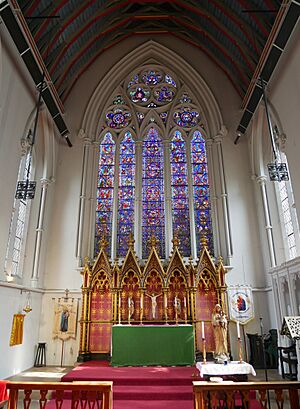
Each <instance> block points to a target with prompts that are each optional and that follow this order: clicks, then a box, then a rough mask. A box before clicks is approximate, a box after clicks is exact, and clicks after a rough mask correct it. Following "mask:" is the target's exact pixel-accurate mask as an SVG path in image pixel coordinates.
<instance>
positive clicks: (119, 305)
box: [119, 294, 121, 308]
mask: <svg viewBox="0 0 300 409" xmlns="http://www.w3.org/2000/svg"><path fill="white" fill-rule="evenodd" d="M119 308H121V294H120V295H119Z"/></svg>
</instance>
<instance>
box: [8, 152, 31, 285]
mask: <svg viewBox="0 0 300 409" xmlns="http://www.w3.org/2000/svg"><path fill="white" fill-rule="evenodd" d="M30 161H31V149H30V148H28V150H27V152H26V153H25V155H24V156H22V157H21V160H20V165H19V172H18V181H19V180H25V179H26V178H27V176H29V178H30V177H31V174H32V164H30ZM28 169H29V174H28ZM30 203H31V201H30V200H26V199H25V200H24V199H16V198H15V199H14V203H13V209H12V215H11V221H10V228H9V235H8V242H7V248H6V257H5V261H4V272H5V273H6V275H7V276H8V277H15V276H17V277H20V278H21V277H22V275H23V261H24V255H25V254H24V253H25V245H26V236H27V224H28V218H29V212H30Z"/></svg>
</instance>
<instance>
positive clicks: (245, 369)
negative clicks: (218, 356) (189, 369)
mask: <svg viewBox="0 0 300 409" xmlns="http://www.w3.org/2000/svg"><path fill="white" fill-rule="evenodd" d="M196 368H197V369H198V370H199V372H200V376H201V377H203V376H204V375H212V376H222V375H249V374H251V375H253V376H256V372H255V370H254V368H253V366H252V365H250V364H248V363H247V362H243V363H241V364H240V363H239V361H230V362H228V364H227V365H221V364H215V363H213V362H207V363H206V364H203V362H197V363H196Z"/></svg>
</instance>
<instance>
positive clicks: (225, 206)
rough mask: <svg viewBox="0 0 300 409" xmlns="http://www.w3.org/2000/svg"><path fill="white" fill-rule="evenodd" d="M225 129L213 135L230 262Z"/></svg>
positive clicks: (230, 244)
mask: <svg viewBox="0 0 300 409" xmlns="http://www.w3.org/2000/svg"><path fill="white" fill-rule="evenodd" d="M226 134H227V131H226V129H225V127H224V129H223V128H222V129H221V131H220V133H219V134H218V135H217V136H216V137H215V139H214V141H215V143H216V144H217V153H218V166H219V174H220V183H221V198H222V206H223V217H224V233H225V240H226V252H227V261H228V264H231V259H232V241H231V231H230V225H229V211H228V195H227V190H226V181H225V173H224V162H223V151H222V139H223V137H224V136H226Z"/></svg>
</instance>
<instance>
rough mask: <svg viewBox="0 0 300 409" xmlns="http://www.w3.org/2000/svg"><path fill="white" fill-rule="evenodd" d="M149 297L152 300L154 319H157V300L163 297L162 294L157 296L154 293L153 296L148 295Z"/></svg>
mask: <svg viewBox="0 0 300 409" xmlns="http://www.w3.org/2000/svg"><path fill="white" fill-rule="evenodd" d="M146 295H147V297H150V298H151V307H152V319H155V318H156V307H157V301H156V298H157V297H159V296H160V295H162V293H160V294H157V295H155V294H154V293H152V294H147V293H146Z"/></svg>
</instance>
